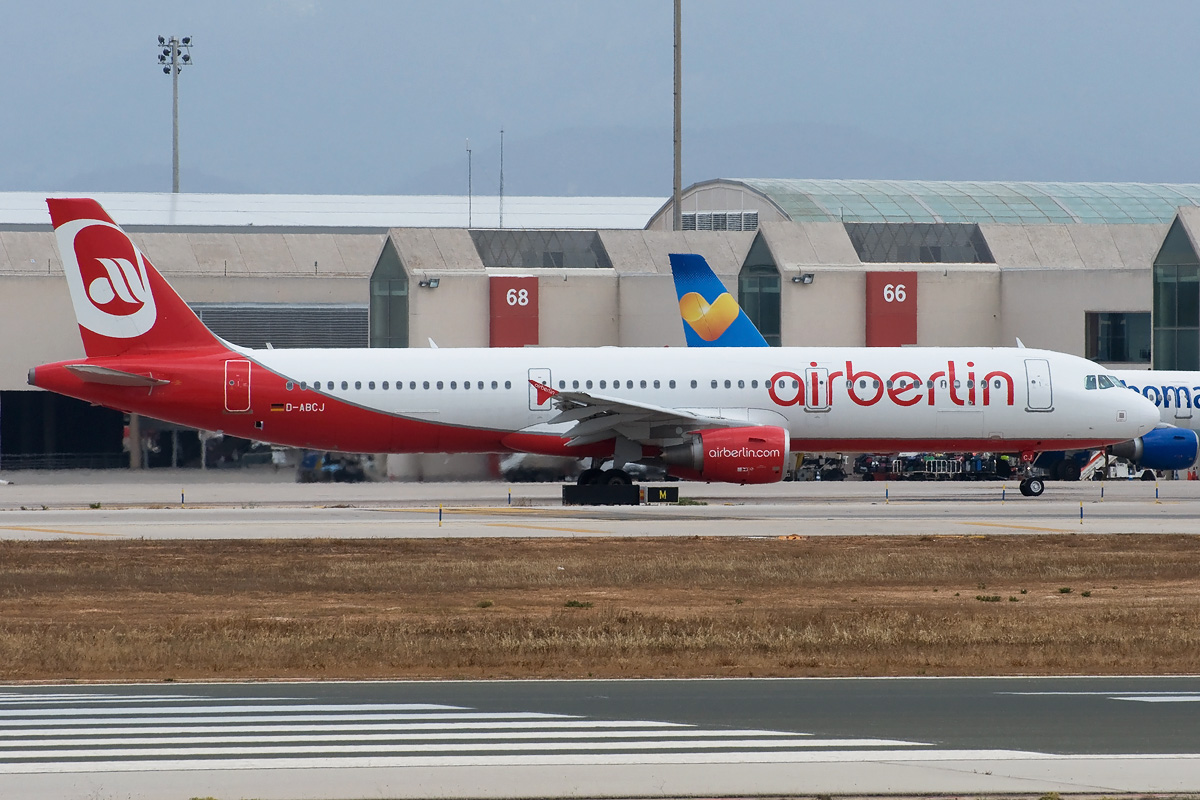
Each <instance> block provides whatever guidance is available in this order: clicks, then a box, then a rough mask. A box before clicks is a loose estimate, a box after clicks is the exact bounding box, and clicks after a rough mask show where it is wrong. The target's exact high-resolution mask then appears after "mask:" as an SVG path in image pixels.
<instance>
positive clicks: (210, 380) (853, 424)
mask: <svg viewBox="0 0 1200 800" xmlns="http://www.w3.org/2000/svg"><path fill="white" fill-rule="evenodd" d="M47 202H48V205H49V208H50V216H51V220H52V221H53V224H54V228H55V233H56V237H57V241H58V247H59V251H60V254H61V256H62V259H63V267H64V271H65V273H66V278H67V284H68V286H69V288H70V292H71V299H72V302H73V304H74V308H75V313H76V316H77V318H78V322H79V328H80V334H81V335H82V338H83V344H84V350H85V352H86V354H87V357H86V358H85V359H81V360H74V361H63V362H58V363H55V364H46V365H42V366H39V367H35V368H34V369H32V370H30V373H29V382H30V383H31V384H32V385H34V386H39V387H42V388H45V389H49V390H51V391H55V392H59V393H61V394H65V395H69V396H71V397H77V398H80V399H83V400H87V401H89V402H92V403H97V404H100V405H104V406H108V407H110V408H115V409H120V410H122V411H126V412H136V413H139V414H145V415H148V416H152V417H156V418H158V419H163V420H167V421H170V422H175V423H179V424H182V425H187V426H190V427H194V428H200V429H203V430H217V431H223V432H225V433H227V434H232V435H235V436H241V437H245V438H250V439H256V440H259V441H264V442H271V443H275V444H282V445H290V446H295V447H307V448H313V449H320V450H340V451H348V452H386V453H462V452H475V453H481V452H492V453H494V452H527V453H542V454H550V455H570V456H577V457H591V458H593V465H595V464H599V463H600V461H601V460H603V459H607V458H612V459H613V461H614V468H613V469H611V470H607V471H601V470H599V469H598V468H595V467H593V468H592V469H589V470H586V471H585V472H584V473H583V475H582V476H581V478H580V482H581V483H606V482H613V483H616V482H628V481H629V478H628V477H627V475H626V474H625V473H624V471H622V470H621V469H619V467H621V466H623V465H624V464H625V463H628V462H632V461H646V462H651V463H658V464H662V465H665V466H666V467H667V468H668V469H669V470H670V471H671V472H672V473H674V474H676V475H678V476H680V477H684V478H692V479H698V480H709V481H727V482H732V483H767V482H772V481H778V480H780V479H781V478H782V477H783V475H784V470H785V467H786V465H787V464H788V461H789V454H790V452H791V450H793V449H803V450H860V451H891V450H982V449H989V450H1007V451H1021V452H1024V453H1026V454H1029V455H1032V454H1033V453H1035V452H1038V451H1043V450H1052V449H1075V448H1089V447H1102V446H1104V445H1107V444H1111V443H1113V442H1119V441H1125V440H1128V439H1133V438H1135V437H1137V436H1140V435H1141V434H1143V433H1146V432H1147V431H1149V430H1151V429H1152V428H1153V427H1154V425H1155V424H1156V423H1157V422H1158V410H1157V408H1155V406H1154V404H1153V403H1151V402H1150V401H1148V400H1146V399H1145V398H1143V397H1141V396H1139V395H1137V394H1135V393H1133V392H1129V391H1125V390H1124V389H1116V390H1111V391H1089V390H1088V389H1087V384H1088V381H1089V378H1090V379H1092V380H1095V376H1097V375H1099V374H1101V373H1103V372H1104V370H1103V369H1102V368H1101V367H1099V366H1098V365H1096V364H1094V363H1092V362H1090V361H1086V360H1084V359H1082V358H1078V357H1075V356H1070V355H1064V354H1061V353H1055V352H1050V351H1043V350H1032V349H1016V348H942V347H932V348H761V349H751V350H748V349H732V348H731V349H724V348H721V349H715V350H713V349H709V350H700V349H679V348H672V349H668V348H609V347H600V348H513V349H502V348H500V349H476V348H462V349H449V348H441V349H337V350H328V349H327V350H317V349H297V350H282V349H275V350H269V349H268V350H253V349H248V348H243V347H238V346H236V345H233V344H230V343H228V342H225V341H224V340H222V339H220V338H218V337H217V336H215V335H214V334H213V333H211V332H210V331H209V330H208V329H207V328H206V327H205V326H204V324H203V323H202V322H200V320H199V319H198V318H197V317H196V315H195V314H194V313H192V311H191V310H190V309H189V308H188V307H187V305H186V304H185V303H184V302H183V300H182V299H181V298H180V297H179V296H178V295H177V294H176V293H175V291H174V290H173V289H172V288H171V287H170V286H169V285H168V284H167V282H166V280H164V279H163V277H162V276H161V275H160V274H159V273H158V271H157V270H155V268H154V267H153V266H152V265H151V264H150V262H149V260H147V259H146V257H145V256H144V255H143V254H142V253H141V252H140V251H139V250H138V249H137V247H136V246H135V245H134V243H133V242H132V241H131V240H130V239H129V237H128V236H126V235H125V233H124V232H123V231H122V230H121V229H120V228H119V227H117V225H116V224H114V223H113V222H112V220H111V219H110V218H109V217H108V215H107V214H106V213H105V212H104V210H103V209H101V208H100V206H99V204H97V203H96V202H95V201H93V200H88V199H51V200H48V201H47ZM1031 486H1032V484H1031ZM1035 488H1036V491H1032V492H1030V493H1033V494H1039V493H1040V492H1041V485H1040V483H1038V484H1037V485H1036V487H1035Z"/></svg>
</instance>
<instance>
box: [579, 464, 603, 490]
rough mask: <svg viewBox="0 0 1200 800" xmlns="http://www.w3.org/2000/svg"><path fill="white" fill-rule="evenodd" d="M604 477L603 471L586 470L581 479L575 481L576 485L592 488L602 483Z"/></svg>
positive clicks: (580, 475) (580, 474) (580, 476)
mask: <svg viewBox="0 0 1200 800" xmlns="http://www.w3.org/2000/svg"><path fill="white" fill-rule="evenodd" d="M603 477H604V470H602V469H595V468H592V469H585V470H584V471H583V472H581V473H579V477H578V478H576V479H575V485H576V486H591V485H593V484H596V483H601V482H602V481H601V478H603Z"/></svg>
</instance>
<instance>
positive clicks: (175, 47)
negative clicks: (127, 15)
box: [158, 36, 192, 193]
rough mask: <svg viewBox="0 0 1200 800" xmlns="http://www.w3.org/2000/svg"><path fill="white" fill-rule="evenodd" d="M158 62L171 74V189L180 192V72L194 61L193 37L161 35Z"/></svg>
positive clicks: (165, 71) (164, 70) (164, 71)
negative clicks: (168, 37) (180, 37)
mask: <svg viewBox="0 0 1200 800" xmlns="http://www.w3.org/2000/svg"><path fill="white" fill-rule="evenodd" d="M158 46H159V47H161V48H162V52H160V53H159V54H158V64H159V66H161V67H162V71H163V73H164V74H166V75H170V76H171V191H172V192H174V193H178V192H179V73H180V72H182V71H183V68H184V67H186V66H189V65H190V64H191V63H192V37H190V36H184V37H183V38H182V39H177V38H175V37H174V36H172V37H171V38H170V39H167V38H165V37H162V36H159V37H158Z"/></svg>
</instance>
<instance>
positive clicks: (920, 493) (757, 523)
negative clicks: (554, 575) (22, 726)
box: [0, 471, 1200, 539]
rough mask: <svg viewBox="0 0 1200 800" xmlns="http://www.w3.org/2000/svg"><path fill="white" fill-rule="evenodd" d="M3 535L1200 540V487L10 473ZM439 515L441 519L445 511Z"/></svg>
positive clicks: (3, 498)
mask: <svg viewBox="0 0 1200 800" xmlns="http://www.w3.org/2000/svg"><path fill="white" fill-rule="evenodd" d="M4 476H5V478H6V479H8V480H10V481H11V483H9V484H8V485H0V538H3V539H53V538H147V539H155V538H194V539H210V538H211V539H222V538H292V537H335V538H348V537H440V536H446V537H462V536H469V537H472V536H473V537H514V536H515V537H551V536H698V535H699V536H769V537H775V536H822V535H851V534H871V535H941V536H972V535H975V536H978V535H988V534H1022V533H1142V534H1145V533H1185V534H1200V481H1162V482H1159V483H1153V482H1143V481H1119V482H1105V483H1099V482H1086V483H1050V484H1048V485H1047V489H1046V493H1045V494H1044V495H1043V496H1042V497H1038V498H1027V497H1022V496H1021V495H1020V493H1019V492H1018V491H1017V489H1016V487H1015V485H1012V484H1001V483H964V482H945V483H915V482H902V483H889V484H884V483H871V482H860V481H847V482H839V483H820V482H813V483H780V484H772V485H767V486H730V485H726V484H698V483H679V484H674V485H677V486H679V487H680V493H681V496H682V497H684V498H687V499H688V500H689V501H690V502H692V503H695V504H694V505H643V506H638V507H577V506H576V507H564V506H562V505H561V489H560V486H559V484H507V483H500V482H491V483H488V482H479V483H368V484H317V485H314V484H297V483H293V482H291V481H290V480H287V476H286V475H282V474H278V473H274V472H268V471H264V472H253V471H230V472H224V471H222V472H217V471H212V472H209V473H207V474H206V473H200V472H197V471H175V472H167V471H161V472H160V471H154V472H145V473H141V474H137V475H134V474H133V473H129V472H127V471H122V472H109V473H105V472H94V473H36V472H31V473H16V474H13V473H4ZM439 506H440V508H439Z"/></svg>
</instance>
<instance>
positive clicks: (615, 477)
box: [596, 469, 633, 486]
mask: <svg viewBox="0 0 1200 800" xmlns="http://www.w3.org/2000/svg"><path fill="white" fill-rule="evenodd" d="M596 482H597V483H602V484H604V485H605V486H629V485H630V484H632V483H633V478H631V477H629V473H628V472H626V471H625V470H623V469H609V470H605V471H604V474H603V475H602V476H601V477H600V480H598V481H596Z"/></svg>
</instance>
